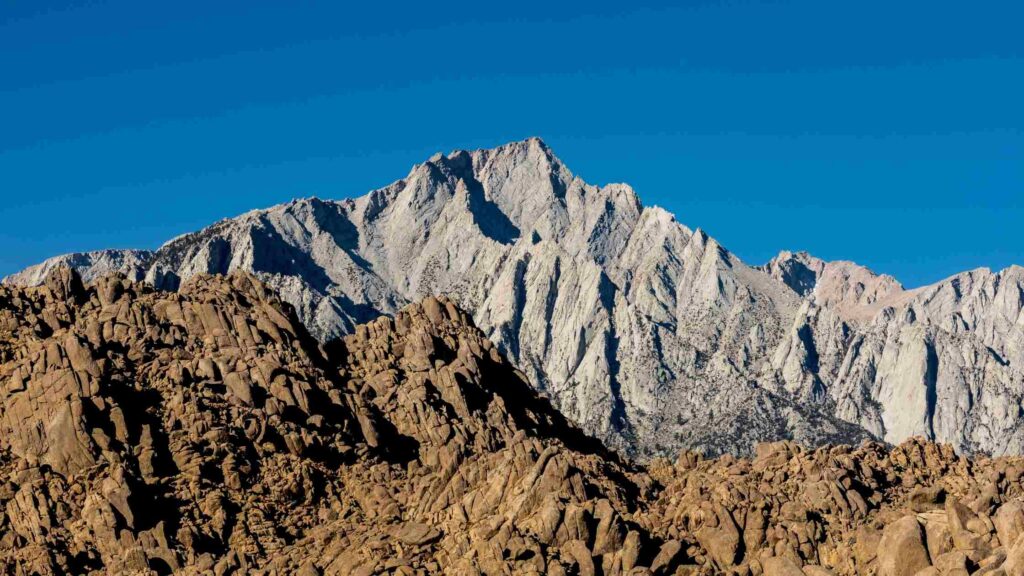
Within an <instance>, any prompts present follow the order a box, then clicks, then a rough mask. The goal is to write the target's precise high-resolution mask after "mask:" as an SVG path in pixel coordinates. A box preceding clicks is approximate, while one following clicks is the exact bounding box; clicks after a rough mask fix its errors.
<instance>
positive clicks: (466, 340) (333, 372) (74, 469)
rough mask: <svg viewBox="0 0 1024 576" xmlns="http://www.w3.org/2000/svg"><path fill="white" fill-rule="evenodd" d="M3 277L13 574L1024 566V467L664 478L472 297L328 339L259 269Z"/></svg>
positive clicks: (848, 466)
mask: <svg viewBox="0 0 1024 576" xmlns="http://www.w3.org/2000/svg"><path fill="white" fill-rule="evenodd" d="M180 288H181V289H180V290H179V291H176V292H161V291H155V290H153V289H152V288H150V287H148V286H147V285H146V284H143V283H137V282H133V281H130V280H128V279H126V278H124V277H122V276H104V277H101V278H98V279H96V281H95V282H94V283H92V284H88V285H84V284H83V283H82V281H81V279H80V278H79V276H78V275H77V274H75V273H74V272H73V271H71V270H70V269H68V268H56V269H54V270H53V271H52V272H51V273H50V274H49V275H48V276H47V277H46V278H45V281H44V283H43V285H42V286H40V287H38V288H16V287H10V286H4V287H0V386H2V387H0V431H2V433H0V572H2V573H8V574H102V573H110V574H168V573H179V574H214V575H223V574H280V575H284V574H302V575H306V576H309V575H319V574H343V575H355V574H359V575H369V574H402V575H417V574H467V575H477V574H486V575H505V574H578V575H598V574H603V575H616V574H632V575H635V576H640V575H662V574H721V573H732V574H740V575H753V576H759V575H761V574H765V575H769V576H770V575H774V574H780V575H781V574H795V575H799V574H806V575H826V574H881V575H890V574H901V575H902V574H975V573H978V574H988V573H992V574H1008V575H1010V576H1017V575H1020V574H1024V537H1022V536H1021V534H1022V532H1024V500H1022V495H1024V486H1022V483H1021V479H1022V474H1024V460H1022V459H1020V458H996V459H989V458H981V459H976V460H972V459H968V458H965V457H961V456H958V455H957V454H956V453H955V452H954V450H953V449H952V448H951V447H950V446H948V445H937V444H932V443H929V442H926V441H924V440H911V441H908V442H906V443H904V444H901V445H900V446H897V447H895V448H887V447H886V446H884V445H882V444H879V443H866V444H863V445H861V446H859V447H847V446H838V447H824V448H818V449H814V450H810V449H804V448H800V447H799V446H797V445H796V444H794V443H791V442H779V443H774V444H761V445H758V446H757V448H756V450H755V451H754V455H753V457H752V458H749V459H745V458H736V457H733V456H722V457H719V458H705V457H703V456H702V455H699V454H697V453H695V452H690V451H684V452H682V453H681V454H680V455H678V457H676V458H673V459H671V460H669V459H664V458H659V459H655V460H653V461H652V462H651V463H650V464H649V465H648V466H646V467H641V466H639V465H635V464H632V463H631V462H629V461H628V460H625V459H623V458H620V457H619V456H618V455H617V454H616V453H615V452H613V451H611V450H609V449H607V448H605V446H604V445H603V444H602V443H601V442H600V441H598V440H595V439H594V438H592V437H590V436H588V435H586V434H584V433H582V432H581V431H580V430H579V429H577V428H576V427H575V426H574V425H572V424H570V422H569V421H568V420H567V419H566V418H564V417H563V416H562V415H561V414H560V413H559V412H557V411H556V410H554V409H553V407H552V405H551V403H550V402H549V401H548V400H547V399H546V398H544V397H542V396H540V395H538V394H537V393H536V392H535V391H534V390H533V389H532V388H531V387H530V386H529V384H528V382H527V381H526V379H525V377H524V374H523V373H522V372H520V371H518V370H517V369H515V368H514V367H513V365H512V364H510V363H509V362H508V361H507V360H506V359H505V358H504V356H502V354H500V353H499V351H498V348H497V347H496V346H495V345H493V344H492V343H491V342H490V341H489V340H488V339H487V338H486V337H485V336H484V334H483V332H482V331H481V330H479V329H477V328H476V327H474V325H473V322H472V320H471V319H470V318H469V316H468V315H467V314H466V313H465V312H464V311H463V310H462V309H460V308H459V307H458V306H457V305H456V304H455V303H454V302H453V301H452V300H449V299H447V298H435V297H427V298H425V299H423V300H421V301H419V302H417V303H414V304H411V305H409V306H406V307H405V308H403V309H402V310H400V311H399V312H398V313H397V314H396V315H395V316H394V318H391V317H383V318H379V319H377V320H374V321H372V322H370V323H367V324H362V325H359V326H357V327H355V328H354V329H353V330H352V333H351V334H350V335H348V336H346V337H344V338H343V339H340V340H332V341H329V342H327V343H324V344H321V343H318V342H317V341H316V340H315V339H314V338H312V337H311V336H310V335H309V334H308V332H307V331H306V330H305V328H304V327H303V326H302V324H301V323H300V322H299V321H298V319H297V317H296V315H295V313H294V310H293V309H292V308H291V307H290V306H289V305H287V304H285V303H283V302H282V301H281V300H280V299H279V297H278V296H277V295H276V294H275V293H274V292H273V291H272V290H270V289H268V288H267V287H266V286H264V285H263V284H262V283H261V282H259V281H258V280H257V279H256V278H255V277H254V276H252V275H249V274H245V273H234V274H232V275H230V276H205V275H199V276H196V277H194V278H192V279H191V280H189V281H188V282H186V283H185V284H183V285H182V286H181V287H180Z"/></svg>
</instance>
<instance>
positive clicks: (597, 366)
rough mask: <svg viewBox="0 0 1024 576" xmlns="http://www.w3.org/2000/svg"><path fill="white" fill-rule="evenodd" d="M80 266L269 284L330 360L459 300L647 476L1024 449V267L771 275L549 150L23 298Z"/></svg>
mask: <svg viewBox="0 0 1024 576" xmlns="http://www.w3.org/2000/svg"><path fill="white" fill-rule="evenodd" d="M115 261H116V262H118V265H117V266H114V264H113V262H115ZM61 262H68V263H70V264H71V265H73V266H75V267H76V268H78V269H79V270H81V271H82V272H83V276H86V277H94V276H96V275H97V274H98V272H101V271H105V270H108V269H110V268H118V269H120V270H121V271H123V272H125V273H127V274H129V275H133V276H134V277H139V278H145V280H146V281H147V282H148V283H150V284H152V285H153V286H156V287H159V288H164V289H177V288H178V287H179V286H180V285H181V284H182V282H184V281H186V280H187V279H188V278H191V277H193V276H196V275H198V274H207V273H222V274H223V273H228V272H230V271H234V270H245V271H249V272H251V273H253V274H254V275H256V277H258V278H260V279H261V280H262V281H263V282H266V283H267V284H268V285H270V286H272V287H273V288H274V289H275V290H277V291H278V292H279V293H280V294H281V297H282V298H283V299H284V300H285V301H287V302H289V303H290V304H292V305H293V306H295V308H296V311H297V313H298V315H299V317H300V318H301V319H302V321H303V322H304V323H305V325H306V326H307V327H308V328H309V330H310V332H311V333H312V334H313V335H314V336H316V337H317V338H318V339H320V340H324V341H326V340H329V339H331V338H332V337H335V336H338V335H343V334H348V333H351V332H352V330H353V329H354V328H355V326H356V325H358V324H360V323H364V322H367V321H369V320H372V319H374V318H376V317H378V316H380V315H381V314H387V315H393V314H395V313H396V312H397V311H398V310H399V309H400V308H401V307H402V306H403V305H405V304H407V303H409V302H412V301H415V300H418V299H420V298H423V297H425V296H428V295H434V294H444V295H447V296H448V297H450V298H451V299H452V300H453V301H455V302H458V304H459V305H460V306H461V307H462V308H464V309H465V310H467V311H469V312H470V313H471V314H472V316H473V317H474V318H476V320H477V322H478V324H479V326H480V328H481V329H482V330H483V331H484V333H485V334H487V336H488V337H489V338H491V339H492V340H493V341H494V342H495V344H496V345H497V346H498V348H499V349H500V350H502V351H503V352H504V353H506V354H507V355H508V356H509V357H510V358H511V359H512V361H513V362H514V363H515V364H516V365H517V366H518V367H519V368H520V369H521V370H522V371H523V372H524V373H525V374H526V375H527V376H528V378H529V380H530V381H531V383H532V384H533V385H534V386H535V387H536V388H538V389H540V390H542V391H544V392H545V393H546V394H548V395H550V397H551V398H552V400H553V402H554V403H555V405H556V406H557V407H558V409H559V410H561V411H563V412H564V413H565V414H566V416H568V417H569V418H570V419H571V420H573V421H575V422H577V423H579V424H580V425H581V426H582V427H583V428H584V429H585V430H586V431H588V432H590V433H592V434H595V435H597V436H598V437H600V438H602V439H605V440H607V441H608V442H609V443H610V444H611V445H613V446H614V447H616V448H618V449H622V450H625V451H628V452H630V453H632V454H636V455H638V456H645V457H646V456H651V455H655V454H659V453H665V452H671V451H674V450H676V449H677V448H680V447H689V448H694V449H698V450H703V451H707V452H709V453H718V452H723V451H730V452H738V453H744V452H747V451H749V450H750V446H751V444H752V442H753V441H755V440H765V439H783V438H786V439H796V440H798V441H801V442H804V443H807V444H817V443H823V442H856V441H859V440H861V439H863V438H868V437H875V438H881V439H885V440H888V441H891V442H898V441H900V440H902V439H904V438H906V437H908V436H910V435H914V434H921V435H925V436H927V437H929V438H933V439H937V440H942V441H948V442H951V443H952V444H953V445H954V446H956V447H957V448H958V449H961V450H969V451H976V450H977V451H989V452H994V453H1007V452H1019V451H1021V450H1022V449H1024V426H1021V425H1020V424H1021V414H1022V413H1024V410H1022V408H1021V405H1022V398H1024V372H1022V368H1021V366H1024V327H1022V324H1021V323H1020V321H1019V320H1018V319H1019V318H1020V314H1021V309H1022V302H1021V299H1022V298H1021V296H1020V294H1021V293H1022V286H1024V278H1022V273H1021V269H1020V268H1011V269H1007V270H1004V271H1002V272H999V273H991V272H983V271H976V272H971V273H966V274H964V275H960V276H957V277H954V278H951V279H948V280H946V281H943V282H939V283H937V284H934V285H932V286H927V287H923V288H918V289H914V290H906V289H904V287H903V286H901V285H900V284H899V282H897V281H896V280H895V279H893V278H892V277H889V276H885V275H876V274H874V273H872V272H871V271H870V270H868V269H866V268H863V267H861V266H858V265H856V264H854V263H851V262H825V261H823V260H820V259H817V258H814V257H813V256H810V255H807V254H805V253H782V254H780V256H779V257H777V258H775V259H773V260H772V261H771V262H769V263H768V264H767V265H765V266H762V267H751V266H749V265H747V264H746V263H744V262H743V261H742V260H740V259H739V258H737V257H736V256H735V255H734V254H732V253H731V252H729V251H728V250H727V249H726V248H725V247H723V246H721V245H720V244H719V243H718V242H717V241H716V240H715V239H714V238H713V237H711V236H709V235H707V234H706V233H705V232H704V231H703V230H701V229H700V228H695V229H691V228H688V227H686V226H684V225H682V224H681V223H679V222H678V221H677V220H676V219H675V218H674V217H672V215H671V214H669V213H667V212H666V211H664V210H663V209H660V208H654V207H648V206H644V205H643V204H642V203H641V202H640V200H639V198H638V197H637V195H636V193H635V192H634V191H633V190H632V189H631V188H629V187H628V186H625V185H620V184H611V185H607V186H603V187H597V186H592V185H590V184H587V183H586V182H585V181H583V180H582V179H581V178H579V177H578V176H576V175H574V174H572V173H571V172H570V171H569V169H568V168H567V167H566V166H565V165H564V164H563V163H562V162H561V161H559V160H558V159H557V157H555V156H554V154H553V153H552V151H551V150H550V149H549V148H548V147H547V146H546V145H544V144H543V142H541V141H540V140H538V139H528V140H524V141H520V142H513V143H510V144H507V145H504V146H500V147H497V148H494V149H489V150H475V151H455V152H452V153H450V154H447V155H437V156H434V157H433V158H431V159H430V160H428V161H427V162H424V163H422V164H418V165H416V166H414V167H413V168H412V170H411V171H410V172H409V174H408V175H407V176H406V177H404V178H402V179H400V180H398V181H396V182H394V183H392V184H391V185H389V186H386V187H384V188H381V189H378V190H374V191H371V192H369V193H368V194H365V195H363V196H360V197H357V198H353V199H348V200H340V201H331V200H316V199H307V200H299V201H295V202H292V203H289V204H283V205H279V206H275V207H271V208H268V209H264V210H256V211H253V212H249V213H247V214H244V215H242V216H239V217H237V218H232V219H228V220H224V221H222V222H218V223H217V224H214V225H212V226H210V227H208V228H206V229H203V230H201V231H198V232H195V233H192V234H188V235H185V236H182V237H179V238H178V239H176V240H174V241H173V242H169V243H167V244H165V245H164V246H163V247H161V248H160V249H158V250H157V251H155V252H153V253H138V254H136V256H135V257H134V258H129V257H127V256H125V257H123V258H121V260H116V259H115V255H114V253H112V254H111V255H109V256H108V257H106V259H105V260H103V262H102V263H99V259H95V258H92V259H90V258H81V257H79V256H77V255H72V256H64V257H60V258H58V259H51V260H49V261H47V262H45V263H43V264H41V265H40V266H37V267H33V268H31V269H29V270H26V271H25V272H22V273H20V274H18V275H15V276H13V277H12V278H10V279H8V281H9V282H15V283H28V284H32V283H38V282H40V281H41V279H42V277H43V275H44V274H45V271H46V270H47V269H49V268H52V267H53V266H54V265H56V264H58V263H61ZM94 262H95V263H94Z"/></svg>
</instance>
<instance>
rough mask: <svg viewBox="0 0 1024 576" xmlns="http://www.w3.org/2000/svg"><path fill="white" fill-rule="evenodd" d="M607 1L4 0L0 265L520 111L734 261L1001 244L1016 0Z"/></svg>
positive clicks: (276, 187)
mask: <svg viewBox="0 0 1024 576" xmlns="http://www.w3.org/2000/svg"><path fill="white" fill-rule="evenodd" d="M624 4H625V3H604V2H585V3H582V2H581V3H575V2H531V1H525V2H517V3H514V4H509V3H487V2H473V3H465V2H432V3H415V4H413V3H410V4H409V5H404V4H396V3H388V2H378V3H374V5H373V6H361V7H359V8H355V7H351V6H343V5H342V3H312V2H310V3H304V2H294V3H270V2H227V1H224V2H188V1H183V2H176V3H164V5H162V6H158V5H157V3H149V2H81V3H67V4H56V3H45V2H6V3H4V5H3V6H2V7H0V243H2V245H3V246H4V248H3V250H0V275H3V274H7V273H10V272H13V271H15V270H18V269H20V268H22V267H24V266H26V265H29V264H32V263H34V262H37V261H39V260H42V259H43V258H45V257H48V256H51V255H55V254H58V253H62V252H68V251H76V250H89V249H99V248H106V247H141V248H155V247H156V246H158V245H159V244H160V243H161V242H162V241H164V240H166V239H168V238H170V237H172V236H175V235H177V234H180V233H184V232H188V231H191V230H195V229H198V228H201V227H202V226H205V225H207V224H209V223H211V222H213V221H215V220H217V219H220V218H223V217H228V216H233V215H236V214H239V213H242V212H244V211H247V210H249V209H252V208H259V207H265V206H269V205H272V204H275V203H279V202H283V201H287V200H290V199H292V198H295V197H303V196H313V195H316V196H320V197H324V198H342V197H348V196H355V195H360V194H362V193H364V192H366V191H367V190H369V189H372V188H376V187H379V186H383V185H386V184H388V183H389V182H391V181H393V180H395V179H398V178H400V177H402V176H404V175H405V174H406V173H407V171H408V169H409V168H410V167H411V165H412V164H414V163H416V162H421V161H423V160H425V159H426V158H427V157H429V156H430V155H431V154H433V153H434V152H437V151H449V150H452V149H456V148H479V147H490V146H495V145H498V144H501V143H504V142H506V141H510V140H518V139H522V138H526V137H528V136H540V137H542V138H543V139H544V140H545V141H546V142H547V143H548V144H549V145H550V146H551V147H552V148H553V149H554V151H555V153H556V154H558V155H559V156H560V157H561V158H562V159H563V160H564V161H565V162H566V163H567V164H568V166H569V167H570V169H572V170H573V171H574V172H575V173H576V174H578V175H580V176H581V177H583V178H584V179H586V180H588V181H589V182H592V183H596V184H604V183H608V182H628V183H630V184H631V185H633V187H634V188H636V190H637V191H638V192H639V194H640V196H641V198H642V199H643V200H644V202H645V203H647V204H657V205H660V206H663V207H665V208H667V209H669V210H670V211H672V212H674V213H675V214H676V215H677V217H678V219H679V220H680V221H682V222H684V223H686V224H687V225H689V226H691V227H698V226H699V227H702V228H704V229H705V230H707V231H708V232H709V233H710V234H711V235H713V236H715V237H716V238H718V239H719V240H720V241H721V242H722V244H724V245H725V246H726V247H727V248H729V249H730V250H732V251H733V252H735V253H736V254H738V255H739V256H740V257H741V258H743V259H744V260H746V261H748V262H751V263H761V262H763V261H765V260H767V259H768V258H770V257H771V256H772V255H774V254H775V253H776V252H777V251H778V250H780V249H791V250H798V249H804V250H808V251H810V252H812V253H814V254H816V255H819V256H821V257H824V258H828V259H850V260H855V261H858V262H860V263H862V264H865V265H867V266H869V267H871V268H873V269H874V270H876V271H879V272H885V273H890V274H893V275H895V276H896V277H897V278H899V279H900V280H902V281H903V282H904V283H905V284H907V285H908V286H917V285H921V284H924V283H928V282H932V281H935V280H938V279H940V278H943V277H945V276H948V275H950V274H953V273H955V272H957V271H960V270H964V269H969V268H974V267H978V266H989V267H992V268H1002V267H1005V266H1007V265H1010V264H1013V263H1018V264H1024V236H1022V234H1021V232H1020V228H1021V225H1022V224H1024V132H1022V130H1024V105H1022V103H1024V41H1022V40H1021V35H1020V32H1019V26H1020V23H1021V22H1022V21H1024V7H1022V6H1024V5H1022V3H1020V2H1016V1H1006V2H970V3H968V2H945V1H941V0H933V1H927V2H925V1H920V2H919V1H906V2H891V1H887V2H875V1H871V0H867V1H859V2H826V1H822V0H816V1H808V2H802V1H794V2H782V1H778V2H767V1H762V2H745V1H732V2H690V3H685V4H684V5H682V6H675V7H673V6H670V5H668V4H660V3H651V2H632V3H630V5H629V7H625V6H624ZM513 6H514V10H515V11H510V8H511V7H513Z"/></svg>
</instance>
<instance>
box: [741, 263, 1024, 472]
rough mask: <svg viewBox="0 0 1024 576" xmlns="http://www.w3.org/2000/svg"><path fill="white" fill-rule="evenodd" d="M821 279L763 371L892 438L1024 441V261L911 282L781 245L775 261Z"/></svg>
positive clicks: (779, 272)
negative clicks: (912, 285)
mask: <svg viewBox="0 0 1024 576" xmlns="http://www.w3.org/2000/svg"><path fill="white" fill-rule="evenodd" d="M800 267H803V268H805V269H807V270H811V271H813V274H814V280H813V282H812V284H811V288H810V289H809V290H807V291H806V296H805V299H804V302H803V304H802V305H801V307H800V310H799V311H798V313H797V314H796V316H795V317H794V319H793V323H792V325H791V327H790V328H789V335H788V337H787V338H785V339H784V342H783V343H782V344H781V345H780V346H779V347H778V348H776V350H775V352H774V353H773V355H772V359H771V362H770V366H769V367H767V368H766V370H765V371H764V372H763V374H762V376H761V378H760V379H759V380H760V382H761V383H763V384H764V385H765V386H766V387H768V388H772V384H771V383H772V382H774V383H775V387H774V389H775V390H777V391H778V390H785V391H786V393H788V394H791V395H793V396H796V397H798V398H815V399H821V400H824V401H826V402H829V403H834V405H835V414H836V415H837V416H838V417H840V418H842V419H844V420H846V421H848V422H854V423H856V424H858V425H860V426H861V427H863V428H864V429H865V430H868V431H869V432H871V433H872V434H873V435H875V436H877V437H879V438H883V439H885V440H887V441H889V442H898V441H900V440H902V439H905V438H907V437H910V436H925V437H927V438H931V439H936V440H940V441H943V442H949V443H951V444H953V445H954V446H955V447H956V448H957V449H959V450H963V451H965V452H990V453H994V454H1020V453H1022V452H1024V426H1022V425H1021V424H1022V408H1021V405H1022V404H1021V403H1022V395H1024V374H1022V372H1021V367H1022V366H1024V314H1022V312H1021V309H1022V303H1024V268H1021V267H1020V266H1011V267H1009V268H1007V269H1005V270H1003V271H1001V272H996V273H994V272H991V271H989V270H987V269H978V270H972V271H969V272H964V273H961V274H958V275H956V276H953V277H952V278H949V279H946V280H944V281H942V282H939V283H937V284H934V285H931V286H925V287H923V288H918V289H915V290H905V289H904V288H903V287H902V286H901V285H900V284H899V283H898V282H896V280H894V279H893V278H891V277H889V276H880V275H875V274H873V273H871V272H870V271H869V270H867V269H866V268H863V267H860V266H857V265H856V264H853V263H850V262H827V263H826V262H823V261H821V260H818V259H815V258H813V257H811V256H808V255H807V254H791V253H788V252H783V253H781V254H780V255H779V256H778V257H777V258H775V259H774V260H772V262H770V263H768V264H767V265H766V266H764V267H763V269H764V270H765V271H767V272H768V273H769V274H771V275H772V276H773V277H775V278H777V279H779V280H782V281H783V282H786V283H787V284H788V285H790V286H793V280H792V279H793V278H794V275H793V274H791V273H790V272H791V271H792V270H796V269H799V268H800Z"/></svg>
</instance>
